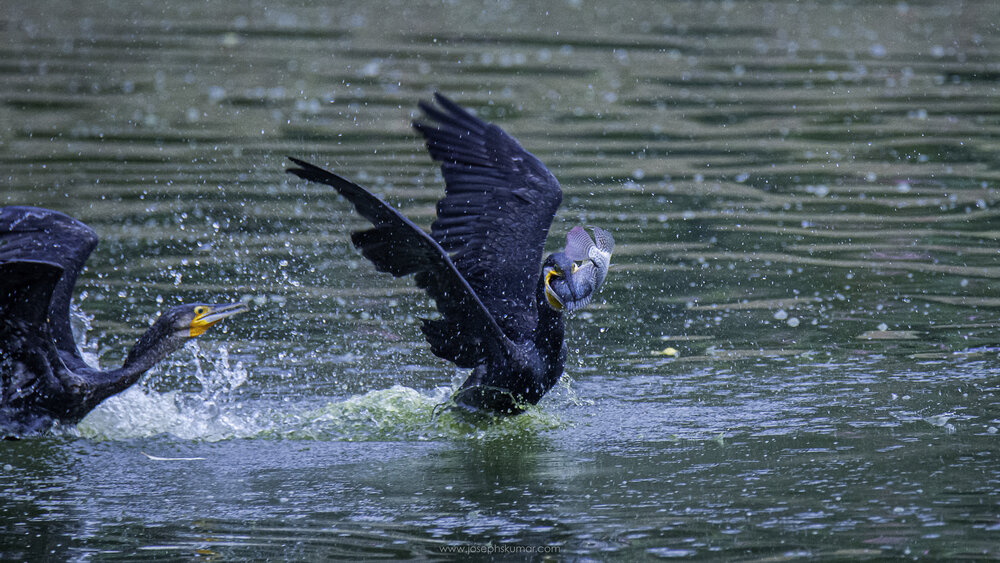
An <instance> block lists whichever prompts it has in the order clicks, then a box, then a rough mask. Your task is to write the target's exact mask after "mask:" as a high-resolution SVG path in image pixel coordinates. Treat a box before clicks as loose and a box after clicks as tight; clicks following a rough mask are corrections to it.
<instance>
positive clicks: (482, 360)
mask: <svg viewBox="0 0 1000 563" xmlns="http://www.w3.org/2000/svg"><path fill="white" fill-rule="evenodd" d="M435 99H436V101H437V105H432V104H430V103H427V102H423V101H421V102H420V104H419V105H420V108H421V109H422V110H423V112H424V114H425V115H426V118H427V120H426V121H416V122H414V123H413V127H414V128H415V129H416V130H417V131H418V132H420V133H421V134H422V135H423V136H424V138H425V139H426V141H427V149H428V150H429V151H430V154H431V157H432V158H433V159H434V160H436V161H438V162H440V163H441V172H442V174H443V175H444V180H445V196H444V198H442V199H441V200H440V201H439V202H438V204H437V220H435V221H434V223H433V224H432V225H431V232H430V233H429V234H428V233H427V232H425V231H424V230H423V229H421V228H419V227H417V226H416V225H415V224H414V223H413V222H411V221H410V220H409V219H407V218H406V217H404V216H403V215H401V214H400V213H399V212H397V211H396V210H395V209H393V208H392V207H390V206H389V205H387V204H386V203H384V202H383V201H382V200H380V199H379V198H378V197H376V196H375V195H373V194H372V193H370V192H368V191H367V190H365V189H364V188H362V187H361V186H358V185H357V184H354V183H353V182H350V181H348V180H345V179H344V178H341V177H340V176H337V175H336V174H333V173H331V172H328V171H326V170H324V169H322V168H319V167H317V166H314V165H312V164H309V163H307V162H304V161H302V160H299V159H295V158H292V159H291V160H292V161H293V162H294V163H295V164H297V165H298V167H297V168H289V169H288V172H290V173H292V174H295V175H296V176H299V177H300V178H303V179H305V180H311V181H314V182H320V183H323V184H328V185H330V186H333V187H334V188H336V190H337V191H338V192H339V193H340V194H341V195H343V196H344V197H345V198H347V199H348V200H349V201H350V202H351V203H352V204H354V207H355V209H357V211H358V213H360V214H361V215H362V216H363V217H364V218H366V219H368V220H369V221H371V222H372V224H373V225H374V228H371V229H368V230H364V231H357V232H354V233H352V234H351V240H352V241H353V243H354V245H355V246H356V247H357V248H358V249H360V250H361V252H362V254H363V255H364V256H365V257H366V258H368V259H369V260H371V261H372V263H373V264H374V265H375V268H376V269H377V270H379V271H382V272H388V273H390V274H392V275H393V276H396V277H399V276H405V275H409V274H413V275H415V276H416V282H417V285H418V286H419V287H421V288H423V289H424V290H426V291H427V293H428V294H429V295H430V296H431V297H432V298H433V299H434V301H435V302H436V304H437V309H438V311H439V312H440V314H441V318H439V319H435V320H429V319H422V321H423V325H422V327H421V329H422V331H423V333H424V335H425V336H426V338H427V341H428V342H429V343H430V345H431V351H433V352H434V354H436V355H437V356H439V357H441V358H444V359H446V360H450V361H452V362H454V363H455V364H456V365H458V366H459V367H463V368H472V373H471V374H470V375H469V377H468V378H467V379H466V380H465V382H464V383H463V384H462V386H461V387H460V388H459V390H458V391H457V392H456V393H455V395H454V397H453V400H454V401H455V403H456V404H457V405H459V406H462V407H465V408H467V409H469V410H473V411H487V412H490V413H494V414H518V413H520V412H522V411H523V410H524V408H525V407H526V406H527V405H528V404H536V403H537V402H538V401H539V400H540V399H541V398H542V395H544V394H545V393H546V392H547V391H548V390H549V389H551V388H552V386H553V385H555V383H556V381H558V379H559V376H560V375H561V374H562V372H563V364H564V363H565V359H566V346H565V344H564V342H563V336H564V322H563V311H573V310H575V309H578V308H579V307H581V306H583V305H585V304H586V303H587V302H589V301H590V298H591V297H592V296H593V294H594V292H596V291H597V289H598V288H599V287H600V285H601V283H602V282H603V281H604V276H605V275H606V273H607V270H608V266H609V263H610V259H611V251H612V249H613V246H614V240H613V239H612V237H611V235H610V234H609V233H607V232H606V231H603V230H601V229H594V231H595V235H596V237H597V245H595V244H594V242H593V241H591V239H590V237H589V236H588V235H587V233H586V231H584V230H583V228H582V227H575V228H574V229H573V230H571V231H570V234H569V235H568V237H567V244H566V248H565V250H564V251H563V252H557V253H555V254H552V255H550V256H548V257H547V258H546V259H545V261H544V262H542V251H543V247H544V245H545V238H546V236H547V235H548V232H549V226H550V225H551V224H552V219H553V217H554V216H555V213H556V209H557V208H558V207H559V203H560V202H561V200H562V192H561V190H560V189H559V183H558V182H557V181H556V179H555V177H553V176H552V174H551V173H550V172H549V171H548V169H546V168H545V165H543V164H542V163H541V161H539V160H538V159H537V158H535V157H534V156H533V155H532V154H531V153H529V152H527V151H526V150H524V149H523V148H522V147H521V145H520V144H518V142H517V141H516V140H514V138H513V137H511V136H510V135H508V134H507V133H505V132H504V131H503V130H501V129H500V128H499V127H497V126H496V125H492V124H489V123H486V122H484V121H483V120H481V119H479V118H477V117H475V116H474V115H472V114H471V113H469V112H467V111H466V110H464V109H463V108H461V107H460V106H458V105H457V104H456V103H454V102H452V101H451V100H449V99H448V98H446V97H444V96H442V95H440V94H435ZM576 262H581V263H582V265H578V264H577V263H576Z"/></svg>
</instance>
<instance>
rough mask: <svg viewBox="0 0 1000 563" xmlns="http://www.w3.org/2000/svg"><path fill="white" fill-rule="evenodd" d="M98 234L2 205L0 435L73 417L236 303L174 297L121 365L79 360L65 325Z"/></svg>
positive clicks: (237, 308) (63, 218)
mask: <svg viewBox="0 0 1000 563" xmlns="http://www.w3.org/2000/svg"><path fill="white" fill-rule="evenodd" d="M95 246H97V233H95V232H94V230H93V229H91V228H90V227H88V226H87V225H84V224H83V223H81V222H80V221H77V220H76V219H73V218H72V217H70V216H68V215H65V214H63V213H59V212H58V211H51V210H48V209H40V208H37V207H16V206H10V207H0V436H2V437H8V438H12V437H19V436H24V435H28V434H37V433H39V432H43V431H45V430H48V429H49V428H50V427H51V426H53V425H54V424H55V423H57V422H58V423H62V424H75V423H77V422H79V421H80V420H81V419H82V418H83V417H84V416H86V414H87V413H88V412H90V411H91V410H92V409H93V408H94V407H96V406H97V405H98V404H100V403H101V401H103V400H104V399H107V398H108V397H110V396H112V395H114V394H116V393H120V392H121V391H124V390H125V389H127V388H128V387H129V386H131V385H132V384H133V383H135V382H136V381H138V380H139V377H140V376H141V375H142V374H143V373H145V372H146V371H147V370H149V369H150V368H151V367H153V366H154V365H155V364H156V363H157V362H159V361H160V360H162V359H163V358H164V357H166V355H167V354H169V353H170V352H173V351H174V350H177V349H178V348H180V347H181V346H183V345H184V343H185V342H187V341H188V340H190V339H191V338H194V337H196V336H199V335H201V334H202V333H204V332H205V331H206V330H208V328H209V327H210V326H212V325H213V324H215V323H217V322H219V321H221V320H222V319H224V318H226V317H228V316H230V315H235V314H236V313H240V312H243V311H246V309H247V308H246V306H245V305H244V304H242V303H233V304H229V305H209V304H204V303H194V304H189V305H178V306H176V307H172V308H170V309H168V310H167V311H166V312H164V313H163V314H162V315H160V317H159V318H158V319H157V320H156V321H155V322H154V323H153V325H152V326H151V327H149V330H147V331H146V333H145V334H143V335H142V337H141V338H139V340H138V341H137V342H136V343H135V346H133V347H132V349H131V350H130V351H129V353H128V356H127V357H126V358H125V363H124V365H122V367H121V368H119V369H114V370H110V371H101V370H97V369H94V368H92V367H91V366H89V365H87V363H86V362H85V361H84V360H83V357H82V356H81V355H80V351H79V350H78V349H77V346H76V341H75V340H74V338H73V331H72V328H71V327H70V317H69V305H70V298H71V297H72V295H73V285H74V284H75V283H76V278H77V275H78V274H79V273H80V270H81V269H83V263H84V262H85V261H86V260H87V257H88V256H89V255H90V253H91V251H92V250H94V247H95Z"/></svg>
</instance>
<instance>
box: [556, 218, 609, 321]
mask: <svg viewBox="0 0 1000 563" xmlns="http://www.w3.org/2000/svg"><path fill="white" fill-rule="evenodd" d="M594 237H595V238H596V239H597V243H596V244H595V243H594V240H593V239H591V238H590V235H588V234H587V232H586V231H584V230H583V227H573V228H572V229H571V230H570V231H569V233H568V234H567V235H566V247H565V248H564V249H563V251H562V252H557V253H555V254H552V255H550V256H549V257H548V258H546V259H545V263H544V264H543V265H542V279H543V280H544V284H545V300H546V301H547V302H548V304H549V306H550V307H552V308H553V309H555V310H556V311H565V312H567V313H572V312H573V311H576V310H577V309H580V308H583V307H585V306H586V305H587V304H588V303H590V300H591V298H592V297H593V296H594V294H595V293H597V290H599V289H600V288H601V285H602V284H603V283H604V278H605V277H606V276H607V274H608V268H609V267H610V266H611V253H612V251H614V248H615V239H614V238H613V237H612V236H611V233H609V232H607V231H605V230H604V229H601V228H598V227H594Z"/></svg>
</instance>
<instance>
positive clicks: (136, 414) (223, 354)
mask: <svg viewBox="0 0 1000 563" xmlns="http://www.w3.org/2000/svg"><path fill="white" fill-rule="evenodd" d="M185 349H187V350H190V351H191V352H192V355H193V363H194V366H195V369H194V374H193V375H194V377H195V378H196V379H197V380H198V382H199V383H201V390H200V391H199V392H197V393H185V392H181V391H167V392H157V391H155V390H151V389H145V388H143V387H142V386H139V385H137V386H133V387H130V388H129V389H126V390H125V391H123V392H122V393H119V394H118V395H115V396H114V397H111V398H109V399H107V400H106V401H104V402H103V403H101V404H100V405H99V406H98V407H97V408H96V409H94V410H93V411H92V412H91V413H90V414H88V415H87V417H86V418H84V419H83V420H82V421H81V422H80V423H79V424H78V425H77V430H78V431H79V432H80V434H81V435H83V436H86V437H88V438H92V439H97V440H124V439H130V438H143V437H148V436H155V435H158V434H169V435H172V436H175V437H177V438H182V439H188V440H193V439H199V440H206V441H218V440H224V439H228V438H240V437H250V436H254V435H256V434H258V433H260V431H261V426H260V424H261V422H260V421H258V418H259V417H260V414H261V413H258V412H254V411H253V410H252V409H245V408H244V405H243V404H242V403H241V402H240V397H239V396H238V394H237V393H236V389H238V388H239V387H241V386H242V385H243V384H245V383H246V382H247V380H248V374H247V370H246V369H245V368H244V367H243V364H242V362H237V363H236V365H235V366H231V365H230V361H229V350H228V348H226V346H224V345H222V346H219V348H218V351H217V352H216V353H215V354H212V355H210V356H208V355H206V354H205V353H203V352H202V350H201V348H200V347H199V346H198V345H197V344H196V343H194V342H190V343H188V344H187V345H186V346H185ZM208 361H211V367H210V368H208V369H206V368H205V367H203V366H204V364H205V363H207V362H208Z"/></svg>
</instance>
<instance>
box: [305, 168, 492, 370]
mask: <svg viewBox="0 0 1000 563" xmlns="http://www.w3.org/2000/svg"><path fill="white" fill-rule="evenodd" d="M289 159H290V160H291V161H292V162H294V163H295V164H297V165H298V166H299V167H298V168H289V169H288V170H287V171H288V172H289V173H291V174H295V175H296V176H298V177H299V178H302V179H303V180H309V181H312V182H319V183H321V184H327V185H329V186H333V187H334V188H335V189H336V190H337V191H338V192H340V194H341V195H342V196H344V197H345V198H347V200H348V201H350V202H351V203H352V204H354V208H355V209H357V211H358V213H360V214H361V216H362V217H364V218H365V219H368V220H369V221H371V222H372V224H373V225H374V228H372V229H368V230H365V231H355V232H354V233H351V241H353V242H354V246H356V247H357V248H358V249H359V250H361V253H362V254H364V256H365V258H367V259H369V260H371V261H372V263H373V264H374V265H375V268H376V269H377V270H379V271H381V272H388V273H390V274H392V275H393V276H396V277H400V276H406V275H409V274H415V275H416V281H417V285H418V286H419V287H421V288H422V289H424V290H425V291H427V293H428V294H429V295H430V296H431V297H432V298H433V299H434V301H435V303H436V304H437V308H438V311H439V312H440V313H441V316H442V319H441V320H437V321H429V320H426V319H425V320H424V326H423V331H424V335H425V336H426V337H427V340H428V342H430V344H431V350H432V351H433V352H434V353H435V354H436V355H438V356H440V357H442V358H444V359H446V360H450V361H452V362H455V363H456V364H458V365H459V366H460V367H472V366H473V365H475V363H476V360H478V359H479V358H482V357H484V356H485V354H486V349H487V348H488V347H489V346H497V347H501V349H509V348H508V347H509V346H511V345H512V344H511V343H510V341H509V340H507V339H506V338H505V336H504V333H503V331H502V330H501V329H500V327H499V326H498V325H497V322H496V321H495V320H494V318H493V316H492V315H491V314H490V312H489V311H488V310H487V309H486V307H484V305H483V303H482V301H480V299H479V297H478V296H477V294H476V292H475V291H474V290H473V288H471V287H470V286H469V284H468V283H467V282H466V280H465V278H463V277H462V274H461V273H459V271H458V270H457V269H456V268H455V265H454V264H453V263H452V261H451V259H450V258H449V257H448V254H447V253H446V252H445V251H444V249H442V248H441V246H440V245H439V244H438V243H437V242H436V241H435V240H434V239H433V238H431V236H430V235H428V234H427V233H426V232H424V231H423V230H422V229H421V228H420V227H417V226H416V225H415V224H413V222H412V221H410V220H409V219H407V218H406V217H404V216H403V215H401V214H400V213H399V212H398V211H396V210H395V209H393V208H392V207H390V206H389V205H387V204H386V203H385V202H383V201H382V200H381V199H379V198H378V197H376V196H375V195H374V194H372V193H371V192H369V191H368V190H366V189H364V188H362V187H361V186H359V185H357V184H355V183H353V182H350V181H348V180H345V179H344V178H341V177H340V176H337V175H336V174H333V173H332V172H328V171H326V170H324V169H322V168H320V167H318V166H315V165H312V164H309V163H308V162H305V161H302V160H299V159H296V158H291V157H289Z"/></svg>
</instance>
